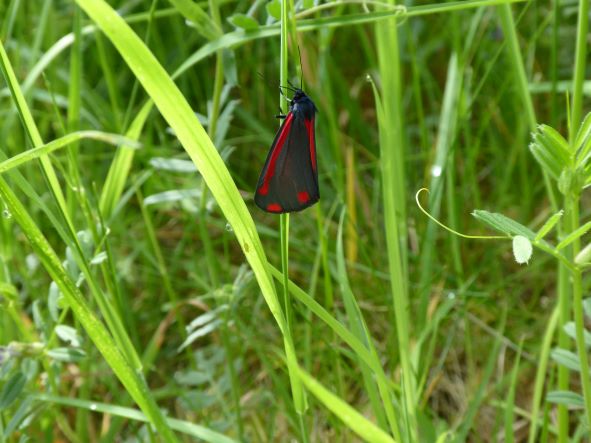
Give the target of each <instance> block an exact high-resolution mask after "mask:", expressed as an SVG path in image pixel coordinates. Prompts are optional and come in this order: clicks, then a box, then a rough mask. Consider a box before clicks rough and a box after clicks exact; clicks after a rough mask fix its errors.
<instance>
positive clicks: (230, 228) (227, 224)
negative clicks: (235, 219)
mask: <svg viewBox="0 0 591 443" xmlns="http://www.w3.org/2000/svg"><path fill="white" fill-rule="evenodd" d="M233 230H234V229H232V225H231V224H230V223H226V231H228V232H232V231H233Z"/></svg>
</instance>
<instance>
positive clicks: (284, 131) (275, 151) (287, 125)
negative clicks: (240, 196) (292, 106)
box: [257, 112, 293, 210]
mask: <svg viewBox="0 0 591 443" xmlns="http://www.w3.org/2000/svg"><path fill="white" fill-rule="evenodd" d="M292 121H293V113H291V112H290V113H289V114H287V117H286V119H285V122H284V123H283V126H282V127H281V129H280V131H281V132H280V134H279V138H277V141H276V143H275V144H274V145H273V146H272V147H271V149H272V152H271V159H270V160H269V167H268V168H267V171H266V172H265V177H264V178H263V184H262V186H261V187H260V188H259V189H258V190H257V192H258V193H259V194H261V195H267V194H268V192H269V181H270V180H271V177H273V175H275V163H277V158H278V157H279V154H280V153H281V149H283V145H284V144H285V140H286V139H287V135H288V134H289V131H290V129H291V122H292ZM280 210H281V209H280Z"/></svg>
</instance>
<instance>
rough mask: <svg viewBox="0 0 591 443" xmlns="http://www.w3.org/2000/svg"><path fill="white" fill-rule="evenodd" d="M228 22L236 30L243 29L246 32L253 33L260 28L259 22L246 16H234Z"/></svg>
mask: <svg viewBox="0 0 591 443" xmlns="http://www.w3.org/2000/svg"><path fill="white" fill-rule="evenodd" d="M228 22H230V24H231V25H232V26H234V27H235V28H241V29H244V30H245V31H252V30H253V29H257V28H258V27H259V26H260V25H259V22H257V21H256V20H255V19H254V18H252V17H250V16H249V15H246V14H234V15H232V16H230V17H228Z"/></svg>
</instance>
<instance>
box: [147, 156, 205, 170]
mask: <svg viewBox="0 0 591 443" xmlns="http://www.w3.org/2000/svg"><path fill="white" fill-rule="evenodd" d="M150 166H152V167H153V168H154V169H158V170H161V171H171V172H183V173H191V174H195V173H196V172H197V168H196V167H195V163H193V162H192V161H190V160H182V159H179V158H162V157H153V158H151V159H150Z"/></svg>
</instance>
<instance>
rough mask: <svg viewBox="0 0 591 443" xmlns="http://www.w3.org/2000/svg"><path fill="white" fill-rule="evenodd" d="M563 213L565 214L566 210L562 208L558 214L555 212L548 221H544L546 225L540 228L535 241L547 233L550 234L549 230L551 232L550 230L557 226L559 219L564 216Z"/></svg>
mask: <svg viewBox="0 0 591 443" xmlns="http://www.w3.org/2000/svg"><path fill="white" fill-rule="evenodd" d="M563 214H564V211H563V210H560V211H558V212H557V213H556V214H554V215H553V216H552V217H550V218H549V219H548V220H546V223H544V225H543V226H542V227H541V228H540V230H539V231H538V233H537V234H536V237H535V241H538V240H541V239H543V238H544V237H545V236H546V234H548V232H550V230H551V229H552V228H553V227H554V226H556V223H558V221H559V220H560V219H561V218H562V215H563Z"/></svg>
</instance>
